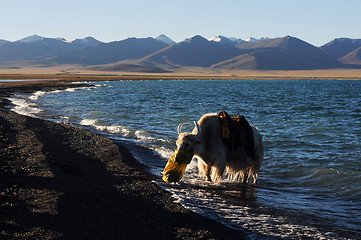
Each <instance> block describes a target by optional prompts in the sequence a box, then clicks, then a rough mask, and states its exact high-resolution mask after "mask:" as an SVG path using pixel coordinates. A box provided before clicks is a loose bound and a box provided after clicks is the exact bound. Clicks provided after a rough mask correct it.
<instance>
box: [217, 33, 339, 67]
mask: <svg viewBox="0 0 361 240" xmlns="http://www.w3.org/2000/svg"><path fill="white" fill-rule="evenodd" d="M237 48H238V49H240V50H242V51H243V52H244V53H243V54H241V55H239V56H236V57H235V58H232V59H228V60H226V61H223V62H219V63H217V64H214V65H212V67H213V68H226V69H260V70H305V69H327V68H337V67H342V64H341V63H340V62H338V61H337V60H335V59H333V58H331V57H330V56H328V55H327V54H325V53H324V52H322V51H321V50H320V49H318V48H317V47H315V46H313V45H311V44H309V43H306V42H304V41H302V40H300V39H298V38H294V37H291V36H286V37H283V38H277V39H270V40H265V41H262V42H258V43H245V44H242V45H238V46H237Z"/></svg>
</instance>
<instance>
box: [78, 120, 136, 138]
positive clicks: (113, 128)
mask: <svg viewBox="0 0 361 240" xmlns="http://www.w3.org/2000/svg"><path fill="white" fill-rule="evenodd" d="M98 122H99V121H98V119H89V118H85V119H83V120H81V121H80V125H83V126H92V127H94V128H95V129H97V130H99V131H103V132H108V133H112V134H115V133H121V134H122V135H123V136H128V135H129V134H130V130H129V129H127V128H126V127H123V126H120V125H98V124H97V123H98Z"/></svg>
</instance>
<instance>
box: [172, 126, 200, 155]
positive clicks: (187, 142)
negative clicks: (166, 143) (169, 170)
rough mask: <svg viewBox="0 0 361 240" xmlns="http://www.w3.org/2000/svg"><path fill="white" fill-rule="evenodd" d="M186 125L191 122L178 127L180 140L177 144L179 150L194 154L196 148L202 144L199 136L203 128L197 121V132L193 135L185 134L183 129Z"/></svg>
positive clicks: (194, 131)
mask: <svg viewBox="0 0 361 240" xmlns="http://www.w3.org/2000/svg"><path fill="white" fill-rule="evenodd" d="M185 124H190V123H189V122H183V123H180V124H179V125H178V128H177V131H178V140H177V142H176V145H177V149H178V150H181V151H188V152H192V153H194V149H195V147H196V146H197V145H198V144H199V143H200V141H199V136H200V134H201V127H200V126H199V125H198V123H197V122H196V121H194V126H195V128H194V129H195V130H193V132H192V133H190V132H185V133H182V127H183V125H185Z"/></svg>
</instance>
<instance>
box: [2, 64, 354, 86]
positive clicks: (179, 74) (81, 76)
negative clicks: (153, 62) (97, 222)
mask: <svg viewBox="0 0 361 240" xmlns="http://www.w3.org/2000/svg"><path fill="white" fill-rule="evenodd" d="M2 79H3V80H6V79H13V80H21V79H34V80H37V81H39V80H41V79H44V80H51V79H53V80H54V79H56V80H61V81H78V82H81V81H116V80H178V79H179V80H182V79H184V80H187V79H189V80H191V79H195V80H202V79H214V80H217V79H252V80H262V79H289V80H299V79H302V80H361V69H319V70H228V71H227V70H214V69H209V68H194V67H193V68H184V69H181V70H177V71H174V72H170V73H145V72H119V71H90V70H88V69H87V68H85V67H79V66H78V67H76V66H62V65H61V66H58V67H46V68H40V67H34V68H21V69H1V68H0V87H2V85H4V82H3V83H1V80H2Z"/></svg>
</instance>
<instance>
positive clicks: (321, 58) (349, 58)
mask: <svg viewBox="0 0 361 240" xmlns="http://www.w3.org/2000/svg"><path fill="white" fill-rule="evenodd" d="M61 64H76V65H83V66H86V67H88V68H89V69H93V70H103V71H104V70H105V71H107V70H108V71H137V72H168V71H174V70H176V69H179V68H182V67H204V68H212V69H232V70H236V69H254V70H309V69H332V68H361V39H349V38H337V39H334V40H332V41H330V42H328V43H326V44H325V45H323V46H321V47H316V46H313V45H311V44H309V43H307V42H305V41H303V40H301V39H299V38H295V37H292V36H285V37H280V38H273V39H270V38H262V39H254V38H250V39H247V40H242V39H238V38H227V37H224V36H220V35H219V36H215V37H212V38H210V39H206V38H204V37H202V36H200V35H196V36H193V37H191V38H188V39H185V40H184V41H182V42H178V43H176V42H175V41H173V40H172V39H170V38H169V37H167V36H166V35H164V34H162V35H160V36H158V37H156V38H151V37H148V38H127V39H124V40H121V41H113V42H109V43H104V42H101V41H99V40H96V39H95V38H93V37H86V38H84V39H75V40H73V41H67V40H65V39H63V38H45V37H41V36H38V35H33V36H29V37H26V38H23V39H20V40H18V41H14V42H11V41H7V40H0V67H1V68H22V67H26V66H41V67H46V66H56V65H61Z"/></svg>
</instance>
